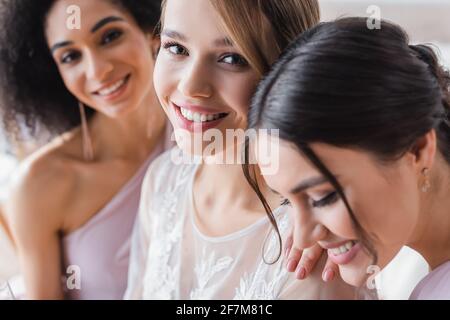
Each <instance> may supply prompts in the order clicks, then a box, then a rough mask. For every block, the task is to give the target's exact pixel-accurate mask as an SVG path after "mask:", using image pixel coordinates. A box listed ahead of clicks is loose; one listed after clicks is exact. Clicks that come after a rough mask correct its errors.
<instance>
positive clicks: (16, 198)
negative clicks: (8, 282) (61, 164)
mask: <svg viewBox="0 0 450 320" xmlns="http://www.w3.org/2000/svg"><path fill="white" fill-rule="evenodd" d="M68 176H70V175H66V174H65V173H64V172H63V171H62V170H59V169H58V168H57V166H52V165H51V164H50V163H45V162H44V163H42V161H41V163H34V164H32V165H30V166H29V168H28V169H27V170H26V172H24V174H23V175H22V176H21V177H19V178H18V179H17V181H16V183H15V184H14V185H13V188H12V192H11V196H10V198H9V199H8V202H7V203H6V204H5V206H4V210H5V216H6V218H7V221H8V225H9V227H10V230H11V235H12V237H13V239H14V243H15V246H16V250H17V254H18V258H19V262H20V266H21V271H22V273H23V276H24V279H25V287H26V298H27V299H62V298H64V294H63V288H62V282H61V268H62V263H61V258H62V257H61V247H60V230H61V226H62V219H63V215H64V212H65V210H67V207H68V204H69V203H70V201H71V200H70V197H68V195H70V192H71V191H70V185H71V183H70V179H69V178H68Z"/></svg>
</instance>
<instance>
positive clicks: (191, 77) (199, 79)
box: [178, 61, 213, 98]
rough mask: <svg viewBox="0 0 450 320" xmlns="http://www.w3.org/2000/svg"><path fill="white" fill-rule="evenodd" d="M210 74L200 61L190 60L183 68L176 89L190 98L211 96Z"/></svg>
mask: <svg viewBox="0 0 450 320" xmlns="http://www.w3.org/2000/svg"><path fill="white" fill-rule="evenodd" d="M210 79H211V75H210V74H208V70H207V68H206V67H205V66H204V65H202V62H201V61H194V62H192V63H191V64H190V65H189V66H188V67H187V68H186V69H184V70H183V72H182V75H181V78H180V81H179V82H178V90H179V91H180V92H181V93H182V94H183V95H184V96H185V97H190V98H209V97H211V96H212V92H213V89H212V85H211V83H210Z"/></svg>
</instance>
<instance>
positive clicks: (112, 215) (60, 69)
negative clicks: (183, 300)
mask: <svg viewBox="0 0 450 320" xmlns="http://www.w3.org/2000/svg"><path fill="white" fill-rule="evenodd" d="M0 3H1V5H0V6H1V9H2V16H1V29H2V36H1V38H0V40H1V42H0V49H1V55H0V85H1V87H2V91H1V93H2V96H1V100H0V106H1V108H2V113H3V114H4V115H5V118H4V121H5V125H6V128H8V132H9V133H10V136H11V139H14V138H15V133H16V131H15V129H16V128H17V127H21V128H23V127H28V128H29V129H31V133H32V134H33V132H34V130H36V129H38V128H39V127H44V128H45V129H46V130H47V131H49V132H51V133H53V134H54V135H55V136H56V138H55V139H54V140H53V141H52V142H50V143H49V144H47V145H46V146H44V147H43V148H41V149H40V150H38V151H37V152H36V153H34V154H33V155H31V156H30V157H29V158H28V159H26V160H25V161H24V162H23V164H22V166H21V169H20V172H19V175H18V176H17V177H15V179H14V180H15V181H14V185H13V188H12V193H11V196H10V198H9V199H8V202H7V203H6V205H5V219H6V222H7V223H8V226H9V227H10V230H11V233H12V237H13V240H14V243H15V246H16V248H17V252H18V256H19V260H20V263H21V267H22V272H23V275H24V278H25V284H26V297H27V298H32V299H43V298H46V299H56V298H63V297H67V298H74V299H120V298H122V296H123V293H124V290H125V287H126V282H127V270H128V256H129V238H130V235H131V231H132V228H133V225H134V220H135V215H136V211H137V207H138V202H139V197H140V186H141V181H142V178H143V174H144V172H145V170H146V169H147V167H148V165H149V164H150V162H151V161H152V160H153V158H155V157H156V156H157V155H159V154H160V153H161V152H163V151H164V149H165V148H166V147H167V146H166V142H167V141H166V140H167V139H166V134H167V132H166V127H167V126H166V125H165V123H166V120H165V119H166V118H165V115H164V113H163V112H162V110H161V108H160V105H159V103H158V101H157V99H156V96H155V93H154V89H153V83H152V72H153V65H154V56H155V54H156V51H157V49H158V47H159V40H158V39H155V38H154V37H153V35H152V34H153V29H154V27H155V25H156V24H157V22H158V20H159V17H160V1H158V0H145V1H143V0H119V1H110V0H94V1H93V0H70V1H69V0H40V1H29V0H1V2H0ZM69 6H72V7H73V6H77V7H78V8H79V9H80V13H81V17H80V18H81V28H80V29H70V28H67V27H66V22H67V19H68V17H69V16H70V15H69V14H68V13H67V8H68V7H69ZM67 272H69V274H67ZM62 276H69V279H67V280H68V281H63V282H61V277H62Z"/></svg>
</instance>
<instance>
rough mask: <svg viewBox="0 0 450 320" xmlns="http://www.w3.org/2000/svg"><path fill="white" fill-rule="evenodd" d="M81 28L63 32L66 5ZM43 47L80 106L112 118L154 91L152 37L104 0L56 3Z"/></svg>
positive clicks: (66, 29)
mask: <svg viewBox="0 0 450 320" xmlns="http://www.w3.org/2000/svg"><path fill="white" fill-rule="evenodd" d="M73 5H75V6H78V7H79V8H80V13H81V16H80V19H81V28H80V29H71V28H68V27H66V23H67V19H68V18H69V16H70V15H69V14H67V12H66V10H67V8H68V7H69V6H73ZM46 38H47V44H48V46H49V48H50V50H51V52H52V55H53V58H54V60H55V62H56V64H57V66H58V69H59V72H60V74H61V77H62V79H63V81H64V83H65V85H66V87H67V89H68V90H69V91H70V92H71V93H72V94H73V95H74V96H75V97H76V98H77V99H78V100H79V101H81V102H83V103H84V104H86V105H88V106H90V107H92V108H94V109H95V110H97V111H99V112H102V113H104V114H106V115H108V116H111V117H115V116H118V115H121V114H125V113H128V112H129V111H132V110H134V109H135V108H137V107H139V106H140V105H141V103H142V102H143V101H144V99H145V98H146V97H147V96H148V95H149V94H152V93H153V94H154V91H153V89H152V86H153V83H152V71H153V65H154V60H153V58H152V46H154V45H155V43H154V41H155V40H153V39H152V37H150V35H149V34H146V33H145V32H144V31H143V30H142V29H141V28H140V27H139V26H138V25H137V23H136V21H135V20H134V19H133V17H132V16H131V15H130V14H129V13H128V12H126V10H124V9H122V8H121V7H120V6H118V5H116V4H114V3H113V2H112V1H108V0H96V1H91V0H70V1H69V0H58V1H56V2H55V4H54V5H53V7H52V8H51V9H50V11H49V13H48V15H47V20H46Z"/></svg>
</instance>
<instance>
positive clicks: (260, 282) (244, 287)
mask: <svg viewBox="0 0 450 320" xmlns="http://www.w3.org/2000/svg"><path fill="white" fill-rule="evenodd" d="M288 224H289V217H288V215H287V213H282V216H281V217H280V218H279V220H278V227H279V231H280V233H281V234H284V233H285V231H286V230H287V227H288ZM266 240H267V241H268V246H267V250H266V251H265V253H269V254H275V253H277V252H278V250H279V248H278V246H279V239H278V236H277V234H276V233H275V231H274V230H273V229H271V231H270V234H269V237H268V239H266ZM280 259H281V257H280ZM288 276H289V273H288V272H287V270H286V268H284V267H283V264H282V263H281V261H280V260H279V261H277V262H276V263H275V264H272V265H269V264H266V263H265V262H264V261H263V260H261V262H260V263H259V264H258V267H257V268H256V271H255V272H254V273H253V274H248V273H245V274H244V276H243V277H242V278H241V280H240V283H239V287H238V288H236V294H235V296H234V298H233V300H275V299H277V298H278V297H279V295H280V293H281V290H282V288H283V286H284V284H285V282H286V280H287V278H288Z"/></svg>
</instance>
